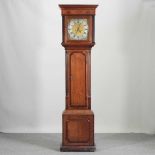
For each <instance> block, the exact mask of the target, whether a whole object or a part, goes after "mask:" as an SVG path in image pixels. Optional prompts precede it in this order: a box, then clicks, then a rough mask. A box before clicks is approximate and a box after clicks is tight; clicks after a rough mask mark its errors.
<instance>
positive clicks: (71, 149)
mask: <svg viewBox="0 0 155 155" xmlns="http://www.w3.org/2000/svg"><path fill="white" fill-rule="evenodd" d="M95 150H96V147H95V146H61V147H60V151H61V152H94V151H95Z"/></svg>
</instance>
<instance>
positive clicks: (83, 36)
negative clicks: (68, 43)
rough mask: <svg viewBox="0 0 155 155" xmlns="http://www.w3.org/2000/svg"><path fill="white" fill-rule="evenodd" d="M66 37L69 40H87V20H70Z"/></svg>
mask: <svg viewBox="0 0 155 155" xmlns="http://www.w3.org/2000/svg"><path fill="white" fill-rule="evenodd" d="M67 29H68V36H69V39H70V40H87V39H88V31H89V27H88V20H87V19H71V20H70V21H69V23H68V28H67Z"/></svg>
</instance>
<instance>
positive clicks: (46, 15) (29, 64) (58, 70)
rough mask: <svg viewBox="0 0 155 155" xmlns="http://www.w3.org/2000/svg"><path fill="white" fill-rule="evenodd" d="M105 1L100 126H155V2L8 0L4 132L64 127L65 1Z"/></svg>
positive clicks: (0, 29)
mask: <svg viewBox="0 0 155 155" xmlns="http://www.w3.org/2000/svg"><path fill="white" fill-rule="evenodd" d="M73 2H74V3H75V4H82V3H84V4H86V3H90V4H99V7H98V8H97V12H96V26H95V28H96V45H95V47H93V48H92V109H93V111H94V113H95V132H146V133H154V132H155V52H154V51H155V2H153V0H145V1H142V0H89V1H87V0H74V1H73V0H60V1H56V0H0V131H1V132H61V115H62V111H63V110H64V108H65V76H64V75H65V52H64V48H63V47H62V46H61V37H62V33H61V30H62V25H61V24H62V23H61V12H60V9H59V7H58V4H62V3H67V4H73Z"/></svg>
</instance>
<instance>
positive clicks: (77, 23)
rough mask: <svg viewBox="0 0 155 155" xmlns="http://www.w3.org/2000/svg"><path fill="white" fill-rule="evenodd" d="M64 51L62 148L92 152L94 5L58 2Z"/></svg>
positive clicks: (63, 149) (93, 146)
mask: <svg viewBox="0 0 155 155" xmlns="http://www.w3.org/2000/svg"><path fill="white" fill-rule="evenodd" d="M59 6H60V8H61V12H62V32H63V34H62V38H63V41H62V46H64V48H65V51H66V109H65V110H64V112H63V116H62V119H63V121H62V125H63V136H62V145H61V148H60V150H61V151H94V150H95V143H94V114H93V112H92V110H91V48H92V47H93V46H94V44H95V42H94V20H95V9H96V7H97V5H59Z"/></svg>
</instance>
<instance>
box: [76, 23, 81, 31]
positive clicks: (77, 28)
mask: <svg viewBox="0 0 155 155" xmlns="http://www.w3.org/2000/svg"><path fill="white" fill-rule="evenodd" d="M80 26H81V24H79V26H78V27H77V29H76V33H77V32H78V31H79V29H80Z"/></svg>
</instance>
